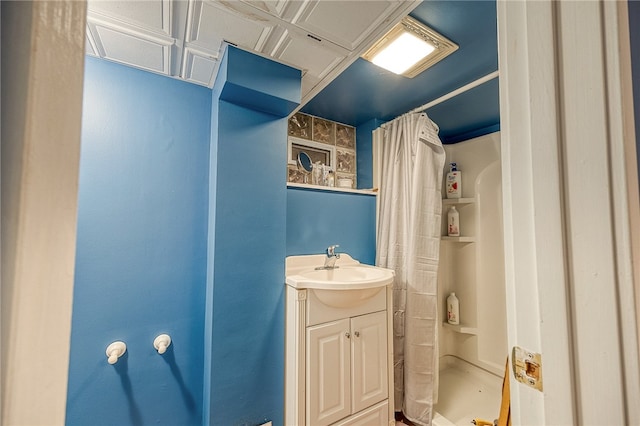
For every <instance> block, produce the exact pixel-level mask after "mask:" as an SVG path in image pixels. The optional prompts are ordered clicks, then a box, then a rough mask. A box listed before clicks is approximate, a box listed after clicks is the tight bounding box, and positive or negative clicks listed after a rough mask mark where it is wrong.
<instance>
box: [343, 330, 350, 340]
mask: <svg viewBox="0 0 640 426" xmlns="http://www.w3.org/2000/svg"><path fill="white" fill-rule="evenodd" d="M344 335H345V336H347V339H348V338H350V337H351V333H349V332H348V331H347V332H346V333H344Z"/></svg>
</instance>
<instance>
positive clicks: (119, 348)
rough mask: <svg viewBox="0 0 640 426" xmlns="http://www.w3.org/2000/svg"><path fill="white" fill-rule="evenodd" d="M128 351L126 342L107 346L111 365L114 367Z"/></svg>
mask: <svg viewBox="0 0 640 426" xmlns="http://www.w3.org/2000/svg"><path fill="white" fill-rule="evenodd" d="M126 351H127V345H126V344H125V343H124V342H120V341H117V342H113V343H111V344H110V345H109V346H107V350H106V351H105V353H106V354H107V358H108V360H107V361H108V362H109V364H111V365H113V364H115V363H116V362H118V358H120V357H121V356H122V355H124V353H125V352H126Z"/></svg>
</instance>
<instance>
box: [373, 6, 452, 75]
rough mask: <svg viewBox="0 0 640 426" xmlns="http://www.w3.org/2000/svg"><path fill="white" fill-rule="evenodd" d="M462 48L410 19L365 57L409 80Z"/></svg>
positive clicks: (393, 30) (386, 36) (402, 22)
mask: <svg viewBox="0 0 640 426" xmlns="http://www.w3.org/2000/svg"><path fill="white" fill-rule="evenodd" d="M457 49H458V45H457V44H455V43H454V42H452V41H451V40H449V39H447V38H446V37H444V36H443V35H441V34H438V33H437V32H435V31H434V30H432V29H431V28H429V27H427V26H426V25H424V24H422V23H421V22H419V21H417V20H415V19H413V18H411V17H409V16H407V17H406V18H404V19H403V20H402V21H400V22H399V23H398V24H397V25H396V26H395V27H393V28H392V29H391V30H390V31H389V32H388V33H387V34H385V35H384V36H383V37H382V38H381V39H380V40H378V41H377V42H376V43H375V44H374V45H373V46H372V47H371V48H370V49H369V50H367V52H366V53H365V54H364V55H362V57H363V58H364V59H366V60H367V61H370V62H373V63H374V64H376V65H378V66H380V67H382V68H385V69H387V70H389V71H391V72H393V73H396V74H400V75H404V76H405V77H410V78H411V77H415V76H416V75H418V74H420V73H421V72H422V71H424V70H426V69H427V68H429V67H430V66H432V65H434V64H436V63H437V62H439V61H441V60H442V59H444V58H445V57H446V56H448V55H450V54H451V53H453V52H455V51H456V50H457Z"/></svg>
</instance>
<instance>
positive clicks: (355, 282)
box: [285, 254, 395, 426]
mask: <svg viewBox="0 0 640 426" xmlns="http://www.w3.org/2000/svg"><path fill="white" fill-rule="evenodd" d="M326 258H327V256H325V255H311V256H291V257H288V258H287V262H286V265H287V272H286V277H287V278H286V364H285V376H286V377H285V424H287V425H307V426H325V425H340V426H354V425H371V424H376V425H384V424H388V425H394V424H395V420H394V407H393V365H392V361H393V341H392V335H391V331H392V314H391V313H392V304H391V303H392V293H391V287H392V284H393V278H394V277H393V271H391V270H388V269H384V268H377V267H373V266H368V265H362V264H360V263H359V262H358V261H356V260H354V259H353V258H351V257H350V256H349V255H347V254H341V256H340V258H339V259H338V260H337V261H336V263H335V267H336V268H331V269H323V265H325V260H326ZM316 268H320V269H316Z"/></svg>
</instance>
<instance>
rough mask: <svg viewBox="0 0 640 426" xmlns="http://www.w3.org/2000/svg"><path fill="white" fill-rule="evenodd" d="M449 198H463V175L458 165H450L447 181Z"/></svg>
mask: <svg viewBox="0 0 640 426" xmlns="http://www.w3.org/2000/svg"><path fill="white" fill-rule="evenodd" d="M446 190H447V198H460V197H461V196H462V173H461V172H460V170H458V165H457V164H456V163H451V164H450V170H449V173H447V179H446Z"/></svg>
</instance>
